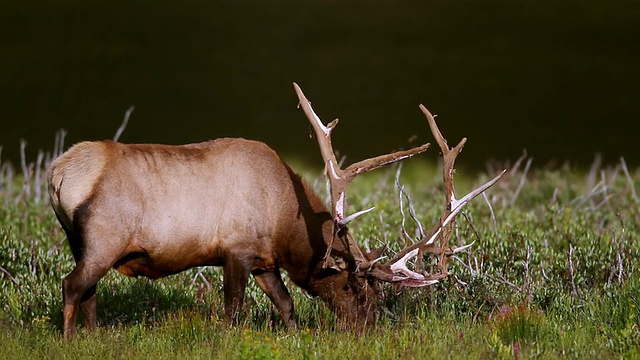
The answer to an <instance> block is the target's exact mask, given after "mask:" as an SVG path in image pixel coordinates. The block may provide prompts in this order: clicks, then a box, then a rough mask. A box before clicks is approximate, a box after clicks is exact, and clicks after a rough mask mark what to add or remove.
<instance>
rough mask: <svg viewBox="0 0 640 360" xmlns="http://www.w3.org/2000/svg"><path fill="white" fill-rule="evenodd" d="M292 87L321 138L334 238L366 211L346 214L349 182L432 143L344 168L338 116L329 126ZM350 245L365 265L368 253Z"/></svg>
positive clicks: (416, 152) (362, 266)
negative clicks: (336, 133) (338, 149)
mask: <svg viewBox="0 0 640 360" xmlns="http://www.w3.org/2000/svg"><path fill="white" fill-rule="evenodd" d="M293 87H294V89H295V91H296V94H297V95H298V100H299V101H300V104H299V105H300V107H302V110H303V111H304V113H305V115H306V116H307V118H308V119H309V121H310V123H311V125H312V126H313V129H314V132H315V133H316V138H317V140H318V145H319V146H320V152H321V153H322V158H323V159H324V162H325V173H326V174H327V178H328V179H329V188H330V193H331V208H332V211H333V217H334V222H335V227H334V238H335V235H336V234H337V233H338V231H339V230H340V229H341V228H344V227H345V226H346V224H347V223H348V222H349V221H351V220H353V219H354V218H355V217H357V216H359V215H362V214H363V213H365V212H368V211H365V212H359V213H356V214H354V215H352V216H346V210H347V201H346V188H347V186H348V185H349V183H350V182H351V181H352V180H353V179H354V178H355V177H356V176H357V175H358V174H361V173H363V172H367V171H371V170H374V169H377V168H379V167H381V166H383V165H386V164H391V163H394V162H397V161H400V160H403V159H406V158H408V157H411V156H413V155H416V154H419V153H421V152H424V151H425V150H427V148H428V147H429V144H425V145H422V146H418V147H415V148H413V149H410V150H403V151H397V152H394V153H391V154H385V155H380V156H377V157H374V158H370V159H366V160H362V161H359V162H357V163H355V164H352V165H350V166H348V167H347V168H346V169H344V170H343V169H341V168H340V166H339V163H338V161H337V160H336V156H335V152H334V150H333V145H332V143H331V132H332V131H333V129H334V128H335V126H336V125H337V124H338V119H336V120H334V121H332V122H331V123H329V124H328V125H327V126H325V125H324V124H323V123H322V120H320V117H319V116H318V115H316V113H315V112H314V111H313V108H312V107H311V102H310V101H309V100H308V99H307V97H306V96H305V95H304V93H303V92H302V89H301V88H300V86H298V84H296V83H293ZM332 246H333V243H332V244H331V246H330V247H329V249H327V255H326V256H325V259H326V258H328V256H329V253H330V251H331V247H332ZM348 247H349V249H350V250H352V253H353V254H354V256H355V257H356V262H358V264H359V267H360V268H361V269H362V268H366V267H368V266H369V265H370V264H368V261H367V260H366V257H365V256H364V255H363V254H362V252H361V251H360V250H359V248H358V247H357V246H356V244H352V243H349V244H348Z"/></svg>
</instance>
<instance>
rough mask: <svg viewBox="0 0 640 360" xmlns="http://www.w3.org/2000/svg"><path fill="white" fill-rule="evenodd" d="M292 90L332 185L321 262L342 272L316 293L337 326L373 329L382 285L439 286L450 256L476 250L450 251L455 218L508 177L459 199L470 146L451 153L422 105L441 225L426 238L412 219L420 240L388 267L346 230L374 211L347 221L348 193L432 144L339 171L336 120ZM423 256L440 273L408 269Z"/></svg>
mask: <svg viewBox="0 0 640 360" xmlns="http://www.w3.org/2000/svg"><path fill="white" fill-rule="evenodd" d="M294 88H295V91H296V94H297V95H298V99H299V102H300V103H299V105H300V107H301V108H302V110H303V111H304V113H305V115H306V116H307V118H308V119H309V121H310V123H311V126H312V127H313V129H314V132H315V134H316V138H317V140H318V144H319V146H320V152H321V154H322V157H323V159H324V163H325V170H324V173H325V176H326V177H327V180H328V183H329V191H330V197H331V211H332V214H333V226H332V231H331V235H330V237H329V243H328V247H327V252H326V254H325V256H324V258H323V268H324V269H325V271H332V269H337V270H340V272H336V273H335V275H333V276H328V277H324V278H322V279H321V280H318V281H317V282H315V284H314V286H315V287H316V289H317V291H316V293H317V294H319V295H320V296H321V297H323V298H324V299H325V300H326V301H327V302H328V303H329V305H330V306H332V307H333V308H334V310H335V311H336V315H337V316H338V322H339V326H341V327H350V326H359V325H361V324H362V323H366V324H373V323H374V321H375V311H376V303H377V300H378V298H379V291H380V290H379V288H380V285H381V284H383V283H395V284H399V285H400V286H408V287H422V286H428V285H432V284H435V283H437V282H438V281H440V280H442V279H445V278H446V277H447V276H448V274H449V272H448V262H449V260H450V258H451V256H452V255H453V254H455V253H458V252H460V251H462V250H464V249H466V248H468V247H470V246H471V245H472V244H473V243H471V244H469V245H464V246H460V247H451V246H450V245H449V240H450V238H451V234H452V229H453V224H454V222H455V219H456V217H457V216H458V214H459V213H460V211H461V210H462V208H463V207H464V205H466V204H467V203H468V202H469V201H471V200H472V199H473V198H475V197H476V196H478V195H479V194H481V193H483V192H484V191H485V190H487V189H488V188H489V187H491V186H492V185H493V184H495V183H496V182H497V181H498V180H500V178H501V177H502V175H503V174H504V171H503V172H502V173H500V174H499V175H497V176H496V177H494V178H493V179H492V180H490V181H488V182H486V183H485V184H483V185H481V186H479V187H477V188H476V189H474V190H472V191H471V192H470V193H468V194H467V195H465V196H463V197H462V198H461V199H459V200H458V199H456V194H455V189H454V184H453V173H454V163H455V159H456V157H457V155H458V154H459V153H460V151H461V150H462V147H463V146H464V144H465V142H466V138H463V139H462V140H461V141H460V142H459V143H458V145H456V146H455V147H454V148H450V147H449V146H448V144H447V141H446V140H445V138H444V137H443V136H442V134H441V133H440V130H439V129H438V126H437V124H436V122H435V119H434V117H433V116H432V115H431V113H430V112H429V111H428V110H427V109H426V108H425V107H424V106H423V105H420V110H422V112H423V113H424V115H425V116H426V118H427V121H428V123H429V127H430V128H431V132H432V134H433V136H434V137H435V139H436V142H437V143H438V145H439V146H440V149H441V151H442V155H443V158H444V161H443V180H444V184H445V199H446V202H445V206H444V210H443V213H442V216H441V217H440V221H439V222H438V223H437V224H436V225H435V226H434V227H433V228H432V229H431V230H430V231H428V232H427V233H425V232H424V231H422V229H423V227H422V226H421V224H420V223H419V222H418V220H417V218H416V217H413V219H414V220H415V221H416V222H418V225H419V228H420V230H421V238H420V239H419V240H418V241H417V242H415V243H413V244H412V245H410V246H408V247H406V248H404V249H402V250H401V251H399V252H398V253H396V254H395V255H394V256H393V257H392V258H391V259H390V260H389V261H387V262H385V263H381V262H380V260H382V259H383V257H381V255H382V251H383V248H381V249H377V250H374V251H372V252H371V253H366V252H365V251H363V250H362V249H361V248H360V247H359V246H358V245H357V243H356V242H355V241H354V239H353V237H352V236H351V234H350V232H349V229H348V227H347V225H348V224H349V222H351V221H353V220H354V219H356V218H357V217H359V216H361V215H363V214H365V213H368V212H370V211H372V210H373V209H374V208H370V209H366V210H362V211H358V212H356V213H354V214H352V215H347V197H346V188H347V186H348V185H349V183H350V182H351V181H352V180H353V179H354V178H355V177H356V176H357V175H358V174H361V173H364V172H367V171H371V170H373V169H376V168H379V167H381V166H383V165H386V164H391V163H394V162H397V161H400V160H403V159H406V158H408V157H411V156H413V155H416V154H419V153H422V152H424V151H426V150H427V148H428V147H429V144H424V145H421V146H418V147H415V148H413V149H410V150H406V151H398V152H394V153H391V154H386V155H381V156H377V157H374V158H370V159H366V160H363V161H359V162H357V163H355V164H352V165H350V166H348V167H347V168H345V169H341V168H340V166H339V164H338V161H337V159H336V156H335V152H334V150H333V146H332V143H331V133H332V131H333V129H334V128H335V126H336V125H337V124H338V119H335V120H333V121H332V122H330V123H329V124H328V125H324V124H323V122H322V120H320V117H319V116H318V115H316V113H315V112H314V111H313V108H312V107H311V103H310V101H309V100H308V99H307V98H306V97H305V95H304V93H303V92H302V90H301V89H300V87H299V86H298V85H297V84H295V83H294ZM425 255H433V256H436V257H437V258H438V269H437V270H436V271H434V272H432V273H428V272H426V271H420V272H418V271H414V270H410V269H409V267H408V265H407V263H408V261H409V260H411V259H413V258H418V259H419V260H422V258H423V256H425ZM336 284H338V286H336ZM325 287H326V288H325ZM336 289H342V292H339V291H336ZM328 294H331V295H328Z"/></svg>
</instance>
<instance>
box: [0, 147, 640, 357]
mask: <svg viewBox="0 0 640 360" xmlns="http://www.w3.org/2000/svg"><path fill="white" fill-rule="evenodd" d="M469 151H470V150H469ZM54 153H55V151H54ZM435 154H436V150H434V149H430V150H429V151H428V152H427V155H423V156H422V157H421V159H420V160H411V161H410V162H407V163H406V164H405V165H404V169H403V171H402V174H401V176H400V180H401V182H402V184H403V185H404V186H405V188H406V189H407V191H408V192H409V193H410V194H411V196H412V198H413V201H414V203H415V206H416V211H417V213H418V217H419V218H420V219H421V220H422V222H423V223H424V224H427V226H431V225H429V224H433V223H434V221H436V219H438V218H439V214H440V212H441V210H442V203H443V199H444V195H443V191H442V190H443V187H442V183H441V181H442V180H441V175H440V174H439V173H438V171H437V170H436V167H435V160H434V159H436V155H435ZM463 155H464V153H463ZM49 158H50V156H44V155H43V157H42V158H41V161H38V162H36V163H34V164H31V165H29V164H28V163H27V162H26V161H25V163H24V164H21V166H20V165H19V166H18V168H17V169H15V168H13V167H11V166H10V165H9V164H6V163H5V164H1V167H0V204H1V205H2V206H1V208H0V266H1V269H0V299H2V302H1V303H0V348H1V349H2V350H1V351H0V358H7V359H23V358H56V359H57V358H83V359H84V358H101V359H104V358H145V359H147V358H154V359H156V358H157V359H173V358H225V359H236V358H240V359H242V358H249V359H277V358H292V359H294V358H295V359H307V358H311V359H315V358H330V359H354V358H357V359H379V358H384V359H388V358H391V359H392V358H406V359H412V358H465V359H467V358H471V359H486V358H505V359H508V358H564V357H568V358H581V359H582V358H640V330H639V329H638V324H639V323H640V310H639V308H638V306H640V302H639V300H640V299H639V298H638V297H639V294H640V269H639V265H638V264H639V263H638V260H637V259H638V258H639V255H640V244H639V242H638V240H639V239H638V237H639V236H638V234H639V231H640V228H639V225H638V224H640V211H639V210H640V204H639V199H638V195H637V192H636V188H637V185H635V184H636V183H638V182H639V181H640V171H639V170H638V169H635V170H634V169H631V171H630V170H629V169H627V167H626V165H625V164H624V161H622V160H621V161H620V163H619V164H618V165H617V166H615V167H610V168H600V167H599V166H597V164H594V166H593V168H592V169H591V171H587V172H584V171H579V170H575V169H573V168H572V167H571V166H564V167H560V168H556V169H544V168H542V167H540V168H537V169H535V170H534V169H529V167H528V166H525V164H524V163H526V160H525V161H524V163H523V164H520V166H519V167H517V168H514V167H512V166H511V167H509V168H511V169H512V170H511V171H510V172H509V173H508V175H507V177H506V178H504V179H503V180H502V181H501V183H499V184H498V185H496V186H495V187H494V188H492V189H490V190H489V191H488V192H487V196H486V198H483V197H482V196H480V197H478V198H477V199H475V200H474V202H473V203H471V205H470V206H469V207H468V209H467V210H466V212H465V214H464V216H461V217H460V218H459V219H458V223H457V227H456V230H455V233H454V236H453V238H452V239H453V240H452V241H454V242H456V243H460V244H463V243H468V242H471V241H474V240H475V241H476V243H475V244H474V246H473V247H471V248H470V250H469V251H468V252H466V253H462V254H460V256H459V257H460V261H454V262H453V264H452V266H451V270H452V272H453V274H454V275H453V276H451V277H450V278H449V279H448V280H446V281H444V282H442V283H440V284H436V285H434V286H431V287H428V288H423V289H396V288H394V287H391V286H390V287H388V288H386V289H385V296H384V298H383V299H381V300H380V302H381V305H382V306H380V310H379V314H378V318H379V322H378V326H377V327H376V328H375V330H372V331H369V332H360V331H353V332H341V331H338V330H335V328H334V318H333V314H332V313H331V312H330V311H328V309H327V308H326V307H325V306H324V305H323V304H322V303H321V302H320V301H319V300H318V299H309V298H307V297H306V296H305V295H304V294H303V293H301V291H299V289H298V288H296V287H295V286H293V285H291V286H289V288H290V290H291V292H292V295H293V297H294V301H295V305H296V307H297V314H298V318H299V323H300V324H301V329H300V330H299V331H297V332H287V331H286V330H284V328H283V325H282V322H281V321H280V319H279V318H278V315H277V314H276V313H275V311H274V309H273V307H272V305H271V303H270V302H269V301H268V299H267V298H266V297H265V296H264V295H262V293H261V292H260V290H259V289H258V288H257V286H256V285H255V284H254V283H253V280H250V286H249V289H248V292H247V295H246V307H245V311H244V319H243V321H242V322H241V324H239V325H237V326H233V327H230V326H228V325H227V324H225V323H224V322H223V321H222V317H223V306H222V302H223V301H222V283H221V281H220V280H221V272H220V271H219V270H218V269H215V268H204V269H192V270H190V271H186V272H184V273H181V274H178V275H176V276H173V277H169V278H166V279H162V280H159V281H150V280H146V279H131V278H125V277H124V276H121V275H119V274H117V273H115V272H111V273H109V275H108V276H107V277H106V278H105V279H103V280H102V281H101V282H100V283H99V285H98V318H99V329H98V331H96V332H95V333H87V332H85V331H82V330H81V331H80V333H79V335H78V336H77V337H76V338H75V339H73V340H72V341H69V342H65V341H63V340H62V339H61V337H62V336H61V335H62V334H61V326H62V295H61V281H62V279H63V277H64V276H66V274H67V273H68V272H69V271H70V270H71V269H72V267H73V260H72V256H71V253H70V251H69V249H68V246H67V244H65V236H64V234H63V232H62V231H61V229H60V227H59V226H58V224H57V222H56V220H55V217H54V215H53V212H52V211H51V210H50V208H49V207H48V204H47V202H46V200H45V196H44V185H43V181H42V179H43V172H44V170H43V169H44V168H45V166H46V164H47V163H48V159H49ZM427 161H430V162H431V164H428V163H427ZM506 166H508V164H507V165H506ZM295 168H297V169H301V170H300V172H301V173H303V174H305V175H306V176H305V177H306V178H307V179H308V180H309V181H310V182H311V183H313V184H315V186H316V187H317V188H318V191H319V192H323V188H324V184H323V181H322V180H321V178H320V177H319V172H318V171H314V170H309V169H304V168H301V167H300V166H295ZM487 168H488V170H487V173H485V174H470V173H466V172H464V171H462V170H461V171H459V172H458V174H457V178H456V179H457V187H458V191H459V192H460V193H461V194H462V192H463V191H464V190H469V189H470V188H471V187H472V186H473V185H477V184H479V183H480V182H481V181H483V180H486V179H488V178H489V175H490V174H491V175H493V174H494V172H495V171H497V169H498V168H502V166H500V165H497V164H494V165H492V166H488V167H487ZM21 169H22V170H21ZM494 169H496V170H494ZM396 170H397V168H388V169H384V170H378V171H377V172H375V173H374V174H371V175H369V176H366V177H363V178H362V179H358V180H356V182H354V184H353V185H352V187H351V189H350V194H349V196H350V203H351V205H352V209H356V208H358V209H360V208H365V207H370V206H376V211H375V212H373V213H372V214H369V215H367V216H365V217H364V218H363V219H361V220H358V222H357V223H356V224H354V226H353V227H352V229H353V232H354V234H355V236H356V238H357V239H358V241H359V242H360V244H361V245H363V246H365V247H374V246H377V245H379V244H381V243H387V244H389V246H390V247H391V251H393V250H397V249H399V248H400V247H402V246H403V244H404V240H402V239H403V237H401V236H400V231H401V223H402V216H401V212H400V208H399V197H398V189H397V188H396V186H395V185H394V177H395V176H396ZM25 172H26V173H27V174H28V175H27V176H24V173H25ZM489 173H490V174H489ZM406 226H407V231H408V232H409V233H413V232H414V230H415V229H414V228H412V226H413V224H411V223H410V222H407V225H406Z"/></svg>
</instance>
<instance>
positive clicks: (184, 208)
mask: <svg viewBox="0 0 640 360" xmlns="http://www.w3.org/2000/svg"><path fill="white" fill-rule="evenodd" d="M294 88H295V91H296V93H297V95H298V99H299V105H300V106H301V107H302V109H303V110H304V113H305V114H306V116H307V117H308V119H309V121H310V122H311V125H312V126H313V129H314V131H315V133H316V137H317V140H318V143H319V146H320V150H321V153H322V156H323V158H324V162H325V174H326V176H327V178H328V180H329V185H330V192H331V210H328V209H327V207H326V206H325V204H323V201H322V200H321V199H320V198H319V197H318V196H317V195H316V194H315V193H314V192H313V191H312V190H311V189H310V187H309V186H308V185H307V184H305V182H304V181H303V180H302V179H301V178H300V176H298V175H297V174H296V173H295V172H294V171H293V170H292V169H291V168H290V167H289V166H288V165H287V164H285V163H284V162H283V161H282V160H281V159H280V157H278V155H277V154H276V153H275V152H274V151H273V150H271V149H270V148H269V147H268V146H267V145H265V144H263V143H260V142H256V141H249V140H244V139H228V138H224V139H218V140H212V141H208V142H203V143H199V144H190V145H182V146H168V145H153V144H122V143H117V142H112V141H99V142H82V143H79V144H76V145H74V146H73V147H71V148H70V149H69V150H68V151H66V152H65V153H64V154H63V155H61V156H60V157H59V158H58V159H56V160H55V161H54V162H53V164H52V165H51V167H50V169H49V172H48V191H49V197H50V202H51V205H52V207H53V210H54V212H55V214H56V216H57V218H58V221H59V222H60V224H61V225H62V228H63V229H64V231H65V233H66V236H67V239H68V242H69V245H70V247H71V251H72V253H73V257H74V259H75V262H76V265H75V268H74V269H73V271H71V273H70V274H69V275H68V276H67V277H66V278H65V279H64V280H63V282H62V292H63V302H64V310H63V317H64V336H65V337H66V338H68V337H70V336H71V335H73V333H74V332H75V331H76V314H77V310H78V307H80V309H81V311H82V312H83V314H84V318H85V323H86V324H85V326H86V327H87V328H89V329H94V328H95V327H96V284H97V282H98V281H99V280H100V279H101V278H102V277H104V276H105V274H106V273H107V272H108V271H109V269H111V268H114V269H116V270H117V271H119V272H120V273H122V274H125V275H127V276H146V277H149V278H152V279H157V278H161V277H165V276H168V275H171V274H175V273H178V272H181V271H184V270H186V269H189V268H192V267H195V266H207V265H210V266H222V268H223V277H224V280H223V287H224V305H225V318H226V319H227V320H229V321H233V320H234V318H235V316H236V315H237V313H238V312H239V310H240V309H241V307H242V304H243V298H244V292H245V287H246V284H247V281H248V277H249V274H251V275H253V277H254V278H255V280H256V282H257V283H258V285H259V286H260V288H261V289H262V290H263V291H264V292H265V293H266V294H267V296H268V297H269V298H270V299H271V301H272V302H273V303H274V304H275V306H276V307H277V309H278V311H279V312H280V314H281V316H282V319H283V320H284V323H285V324H286V326H287V327H295V326H296V321H295V318H294V309H293V301H292V300H291V297H290V295H289V292H288V290H287V288H286V287H285V284H284V282H283V280H282V277H281V271H282V270H284V271H286V272H287V274H288V277H289V278H290V279H291V281H292V282H293V283H295V284H296V285H298V286H300V287H301V288H303V289H305V290H306V291H307V292H308V293H309V294H311V295H316V296H318V297H320V298H322V299H323V300H324V301H325V302H326V303H327V304H328V305H329V306H330V307H331V308H332V309H333V310H334V312H335V313H336V317H337V321H338V324H339V326H341V327H351V326H360V325H367V324H369V325H371V324H373V323H374V321H375V313H376V303H377V299H378V294H379V290H378V288H379V287H378V286H376V283H380V282H394V283H399V284H401V285H406V286H426V285H429V284H432V283H434V282H437V281H438V280H440V279H443V278H445V277H446V276H447V274H448V273H447V260H448V259H449V258H450V256H451V255H452V254H454V253H456V252H457V251H459V250H461V249H463V248H465V247H459V248H452V247H450V246H449V245H448V243H449V241H448V240H449V237H450V235H451V226H452V224H453V221H454V219H455V218H456V215H457V214H458V213H459V211H460V210H461V209H462V206H464V204H466V203H467V202H468V201H469V200H471V199H472V198H473V197H475V196H477V195H478V194H480V193H482V192H483V191H484V190H485V189H487V188H488V187H490V186H491V185H493V184H494V183H495V182H497V181H498V180H499V178H500V176H501V175H502V174H500V175H498V176H497V177H495V178H494V179H493V180H491V181H489V182H487V183H486V184H484V185H482V186H480V187H479V188H477V189H475V190H473V191H472V192H471V193H469V194H468V195H466V196H465V197H463V198H462V199H461V200H456V198H455V192H454V188H453V163H454V160H455V158H456V155H457V154H458V153H459V152H460V150H461V149H462V146H463V145H464V143H465V140H466V139H463V140H462V141H461V142H460V144H458V145H457V146H456V147H455V148H453V149H450V148H449V147H448V145H447V142H446V140H445V139H444V138H443V137H442V135H441V134H440V132H439V130H438V128H437V126H436V123H435V121H434V118H433V116H431V114H430V113H429V112H428V111H427V109H426V108H424V107H423V106H422V105H421V106H420V108H421V109H422V111H423V112H424V114H425V115H426V117H427V120H428V122H429V125H430V127H431V130H432V132H433V135H434V136H435V138H436V140H437V142H438V144H439V145H440V148H441V149H442V152H443V155H444V181H445V184H446V205H445V210H444V212H443V214H442V218H441V219H440V222H439V223H438V224H437V225H436V226H435V227H434V228H433V229H432V230H431V231H430V232H429V233H428V234H427V235H425V237H424V238H423V239H421V240H420V241H418V242H416V243H415V244H413V245H411V246H409V247H408V248H406V249H404V250H402V251H400V252H398V253H397V254H396V255H395V256H394V257H393V258H392V259H391V260H390V261H388V262H386V263H384V264H382V263H381V262H380V261H379V260H380V253H381V251H380V250H378V251H373V252H371V253H366V252H365V251H363V250H361V249H360V248H359V247H358V246H357V245H356V242H355V241H354V240H353V238H352V237H351V234H350V233H349V229H348V228H347V224H348V223H349V222H350V221H351V220H353V219H354V218H355V217H356V216H358V215H360V214H362V213H364V212H366V211H362V212H359V213H356V214H353V215H351V216H347V215H346V210H347V202H346V187H347V185H348V184H349V182H350V181H351V180H352V179H353V178H354V177H355V176H356V175H358V174H360V173H363V172H367V171H370V170H372V169H375V168H378V167H380V166H383V165H385V164H389V163H393V162H396V161H399V160H402V159H405V158H408V157H411V156H413V155H416V154H418V153H421V152H423V151H425V150H426V149H427V147H428V146H429V144H425V145H422V146H419V147H416V148H413V149H410V150H406V151H398V152H395V153H392V154H387V155H382V156H378V157H375V158H371V159H367V160H364V161H360V162H358V163H355V164H353V165H351V166H349V167H347V168H346V169H341V168H340V167H339V165H338V162H337V161H336V157H335V155H334V151H333V148H332V145H331V132H332V130H333V129H334V127H335V126H336V124H337V119H336V120H334V121H333V122H331V123H329V124H328V125H326V126H325V125H324V124H323V123H322V121H321V120H320V118H319V117H318V116H317V115H316V114H315V113H314V111H313V109H312V108H311V104H310V102H309V101H308V100H307V98H306V97H305V95H304V94H303V93H302V90H301V89H300V87H298V85H296V84H294ZM436 238H440V244H441V245H436V241H435V240H436ZM423 254H432V255H435V256H437V257H438V258H439V265H438V268H439V269H438V270H437V271H435V272H434V273H427V272H424V271H423V272H417V271H413V270H410V269H409V268H408V266H407V261H408V260H409V259H411V258H414V257H422V256H423Z"/></svg>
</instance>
